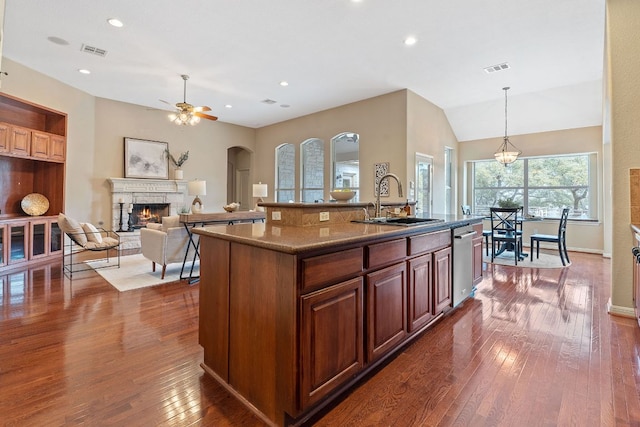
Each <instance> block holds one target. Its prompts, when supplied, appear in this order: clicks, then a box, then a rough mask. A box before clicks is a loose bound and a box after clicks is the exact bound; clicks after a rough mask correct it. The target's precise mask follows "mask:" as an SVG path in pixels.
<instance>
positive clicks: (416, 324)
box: [407, 253, 434, 332]
mask: <svg viewBox="0 0 640 427" xmlns="http://www.w3.org/2000/svg"><path fill="white" fill-rule="evenodd" d="M407 262H408V265H409V277H408V280H407V287H408V289H409V291H408V292H407V302H408V307H409V332H413V331H415V330H417V329H419V328H421V327H422V326H424V325H426V324H427V323H429V321H430V320H431V319H433V317H434V316H433V262H432V255H431V254H430V253H429V254H426V255H422V256H419V257H417V258H414V259H411V260H409V261H407Z"/></svg>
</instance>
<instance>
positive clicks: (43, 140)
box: [31, 131, 51, 159]
mask: <svg viewBox="0 0 640 427" xmlns="http://www.w3.org/2000/svg"><path fill="white" fill-rule="evenodd" d="M50 143H51V140H50V138H49V135H48V134H46V133H40V132H35V131H33V132H32V133H31V157H35V158H38V159H48V158H49V144H50Z"/></svg>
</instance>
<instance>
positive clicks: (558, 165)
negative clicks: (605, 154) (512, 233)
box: [472, 153, 598, 220]
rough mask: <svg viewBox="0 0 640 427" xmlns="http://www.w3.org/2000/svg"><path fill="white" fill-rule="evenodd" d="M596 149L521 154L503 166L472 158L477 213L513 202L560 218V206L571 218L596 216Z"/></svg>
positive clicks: (529, 210) (530, 211)
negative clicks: (567, 153)
mask: <svg viewBox="0 0 640 427" xmlns="http://www.w3.org/2000/svg"><path fill="white" fill-rule="evenodd" d="M596 165H597V156H596V154H595V153H588V154H571V155H563V156H544V157H531V158H520V159H518V160H516V161H515V162H514V163H512V164H510V165H508V166H506V167H505V166H504V165H502V164H500V163H498V162H496V161H495V160H483V161H475V162H473V164H472V166H473V171H472V173H473V205H474V211H475V213H476V214H482V215H488V214H489V208H491V207H493V206H501V205H502V206H504V205H508V204H510V203H511V204H516V205H518V206H524V212H525V213H526V214H528V215H535V216H539V217H543V218H559V217H560V213H561V212H562V208H564V207H568V208H569V209H570V218H572V219H587V220H595V219H597V215H598V212H597V192H596V187H597V177H596V171H597V167H596Z"/></svg>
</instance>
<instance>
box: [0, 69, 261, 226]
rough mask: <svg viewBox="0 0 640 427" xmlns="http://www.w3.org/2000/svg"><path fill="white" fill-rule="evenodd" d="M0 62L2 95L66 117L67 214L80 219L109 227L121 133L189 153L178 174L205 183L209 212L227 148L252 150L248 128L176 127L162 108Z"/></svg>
mask: <svg viewBox="0 0 640 427" xmlns="http://www.w3.org/2000/svg"><path fill="white" fill-rule="evenodd" d="M3 66H4V68H5V69H6V71H7V72H8V73H9V77H5V79H4V82H3V87H2V90H3V92H6V93H8V94H10V95H14V96H17V97H19V98H22V99H25V100H28V101H31V102H34V103H37V104H41V105H44V106H46V107H49V108H53V109H56V110H59V111H63V112H65V113H67V114H68V130H67V163H66V188H65V194H66V197H65V201H66V206H65V211H66V212H67V213H68V214H69V215H72V216H74V217H77V218H79V219H81V220H83V221H91V222H94V223H96V224H97V223H99V222H100V221H103V222H104V224H111V198H110V189H109V185H108V182H107V181H106V179H107V178H109V177H116V178H118V177H123V166H124V160H123V158H124V157H123V156H124V137H125V136H128V137H134V138H141V139H150V140H156V141H166V142H168V143H169V149H170V151H171V152H172V153H173V154H174V155H176V154H179V153H181V152H183V151H187V150H189V152H190V155H189V160H187V162H186V163H185V164H184V166H183V169H184V179H186V180H190V179H194V178H200V179H205V180H206V181H207V195H206V196H203V197H201V198H202V200H203V203H204V206H205V208H206V209H211V210H222V206H223V205H224V204H226V199H227V186H226V183H227V173H226V171H227V149H228V148H229V147H233V146H240V147H244V148H246V149H248V150H250V151H254V149H255V130H254V129H250V128H246V127H242V126H235V125H231V124H227V123H219V122H215V123H214V122H208V121H203V122H201V123H200V124H199V125H197V126H194V127H191V126H189V127H186V126H176V125H175V124H172V123H170V122H169V120H168V119H167V112H166V111H162V110H154V109H148V108H146V107H141V106H137V105H132V104H127V103H122V102H117V101H110V100H106V99H102V98H95V97H93V96H91V95H89V94H87V93H85V92H82V91H79V90H77V89H74V88H72V87H70V86H67V85H65V84H63V83H61V82H59V81H57V80H53V79H51V78H48V77H46V76H44V75H42V74H40V73H38V72H36V71H33V70H31V69H29V68H26V67H23V66H22V65H20V64H17V63H15V62H13V61H11V60H9V59H6V58H5V59H4V61H3ZM172 173H173V169H171V172H170V177H172ZM189 202H190V201H189Z"/></svg>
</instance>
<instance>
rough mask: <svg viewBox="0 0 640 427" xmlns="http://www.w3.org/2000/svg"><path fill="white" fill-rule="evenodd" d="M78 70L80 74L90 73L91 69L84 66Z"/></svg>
mask: <svg viewBox="0 0 640 427" xmlns="http://www.w3.org/2000/svg"><path fill="white" fill-rule="evenodd" d="M78 72H79V73H80V74H91V71H89V70H87V69H86V68H80V69H78Z"/></svg>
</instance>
